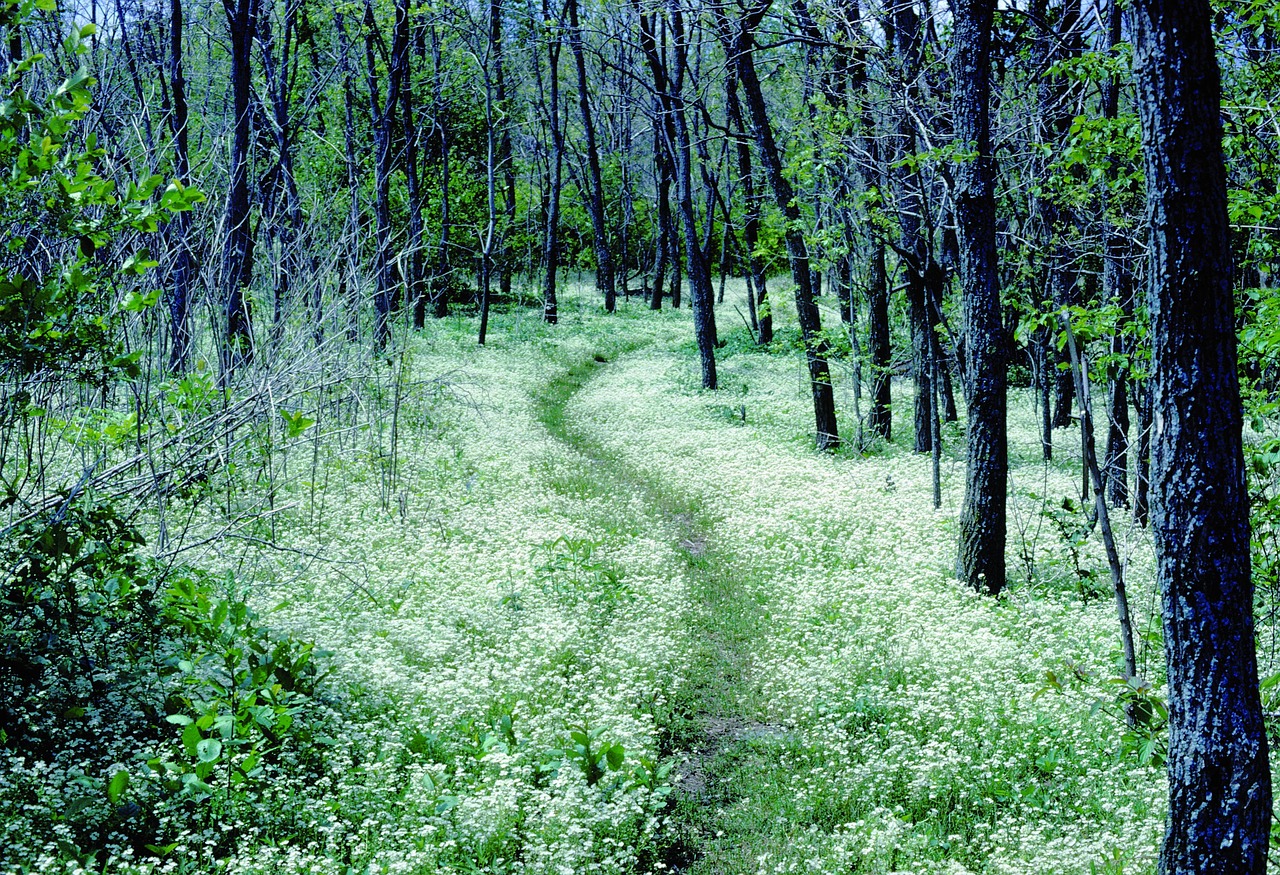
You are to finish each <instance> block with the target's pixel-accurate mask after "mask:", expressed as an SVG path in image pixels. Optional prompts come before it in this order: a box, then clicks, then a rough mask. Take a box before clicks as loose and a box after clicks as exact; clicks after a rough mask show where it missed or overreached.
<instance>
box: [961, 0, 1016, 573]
mask: <svg viewBox="0 0 1280 875" xmlns="http://www.w3.org/2000/svg"><path fill="white" fill-rule="evenodd" d="M995 6H996V0H956V3H955V4H954V5H953V7H952V11H953V13H954V15H955V25H954V27H955V29H954V35H955V60H954V65H953V69H954V71H955V119H956V140H957V142H958V143H959V144H961V145H962V147H963V149H964V150H965V151H966V152H969V153H975V154H976V158H975V159H973V160H969V161H965V162H963V163H961V164H960V167H959V169H958V172H957V174H956V177H957V179H956V193H955V204H956V205H955V211H956V225H957V227H958V228H959V236H960V285H961V295H962V305H963V311H964V338H965V356H964V357H965V366H966V369H967V373H966V379H965V380H964V385H965V390H966V399H965V400H966V401H967V402H968V405H967V406H968V415H969V427H968V438H969V440H968V452H967V463H966V478H965V491H964V503H963V505H962V506H961V508H960V549H959V553H958V555H957V558H956V576H957V577H959V578H960V580H962V581H964V582H965V583H967V584H968V585H969V586H972V587H974V588H975V589H979V590H982V591H985V592H988V593H991V594H993V595H994V594H997V593H999V592H1000V590H1002V589H1003V588H1004V583H1005V561H1004V548H1005V534H1006V532H1005V530H1006V525H1007V523H1006V519H1005V503H1006V496H1007V491H1008V477H1009V460H1008V435H1007V426H1006V422H1005V416H1006V406H1007V399H1006V379H1007V377H1006V369H1007V367H1008V363H1007V357H1006V352H1005V348H1006V346H1007V341H1006V338H1005V333H1004V320H1003V318H1002V314H1001V312H1000V284H999V274H998V259H997V256H996V221H995V218H996V217H995V212H996V204H995V158H994V157H993V155H992V149H991V27H992V21H993V18H994V15H995Z"/></svg>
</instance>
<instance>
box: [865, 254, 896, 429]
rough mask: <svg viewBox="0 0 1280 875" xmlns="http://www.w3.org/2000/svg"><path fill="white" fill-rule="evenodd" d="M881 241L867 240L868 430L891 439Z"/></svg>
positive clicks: (886, 282) (885, 281)
mask: <svg viewBox="0 0 1280 875" xmlns="http://www.w3.org/2000/svg"><path fill="white" fill-rule="evenodd" d="M884 250H885V245H884V241H882V240H880V239H878V238H877V239H874V240H872V243H871V276H870V279H869V282H868V284H867V333H868V340H869V345H870V346H871V416H870V425H871V430H872V431H873V432H875V433H876V434H878V435H880V437H882V438H884V439H885V440H886V441H891V440H893V408H892V397H891V392H892V385H891V381H892V378H893V374H892V373H890V367H891V366H892V360H891V355H892V351H891V349H890V347H889V278H888V273H887V272H886V270H885V264H884V260H885V259H884Z"/></svg>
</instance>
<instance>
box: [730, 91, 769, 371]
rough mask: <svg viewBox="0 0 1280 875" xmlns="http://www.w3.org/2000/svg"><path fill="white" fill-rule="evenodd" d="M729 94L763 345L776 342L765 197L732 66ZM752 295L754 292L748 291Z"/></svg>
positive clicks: (745, 243)
mask: <svg viewBox="0 0 1280 875" xmlns="http://www.w3.org/2000/svg"><path fill="white" fill-rule="evenodd" d="M725 97H726V101H727V109H728V116H729V126H730V127H732V128H733V130H734V132H735V133H736V134H740V136H737V137H735V138H734V140H735V153H736V157H737V161H738V181H739V183H740V184H741V185H742V192H743V203H744V206H745V207H746V210H745V215H744V216H743V223H742V244H743V247H744V248H745V249H746V250H747V253H746V256H747V270H748V271H749V273H750V282H749V283H748V287H749V289H753V290H754V299H753V300H752V301H751V305H752V306H751V309H752V311H753V312H754V313H755V314H756V326H757V327H756V342H757V343H759V344H761V345H762V346H763V345H765V344H769V343H772V342H773V313H772V312H771V311H770V308H769V286H768V282H767V279H766V277H765V275H764V262H763V261H762V260H761V259H760V256H759V255H757V254H756V247H757V246H758V245H759V243H760V214H761V210H762V208H763V203H764V198H763V196H762V195H761V193H760V190H759V189H758V188H757V187H756V181H755V174H754V173H753V171H752V167H751V145H750V143H749V142H748V140H747V135H746V133H745V132H746V125H745V124H744V123H743V119H742V103H741V101H739V100H738V79H737V77H736V76H734V75H733V71H732V69H731V70H730V71H729V73H728V77H727V81H726V83H725ZM748 294H752V292H751V291H748Z"/></svg>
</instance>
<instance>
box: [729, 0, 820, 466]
mask: <svg viewBox="0 0 1280 875" xmlns="http://www.w3.org/2000/svg"><path fill="white" fill-rule="evenodd" d="M771 5H772V3H771V0H760V2H758V3H756V4H755V5H754V6H752V7H751V8H750V9H748V10H744V11H742V12H741V14H740V15H739V16H738V17H736V18H731V17H730V16H729V15H728V14H727V13H728V10H727V8H725V7H717V8H716V10H715V11H716V14H717V16H718V18H719V21H718V29H719V36H720V41H721V43H722V44H723V45H724V50H725V53H726V54H728V55H729V58H730V60H731V62H732V63H733V64H734V67H735V72H736V73H737V76H738V82H739V83H740V85H741V87H742V96H743V100H744V102H745V103H746V105H747V117H748V118H749V119H750V124H751V130H752V133H753V134H754V135H755V141H756V150H757V151H758V152H759V155H760V163H761V164H762V165H764V172H765V177H766V178H767V179H768V181H769V187H770V189H772V190H773V198H774V201H775V202H776V203H777V205H778V209H780V210H781V211H782V214H783V216H784V217H785V218H786V220H787V226H786V231H785V232H784V238H785V240H786V244H787V255H788V257H789V259H790V262H791V277H792V279H793V280H794V282H795V287H796V288H795V300H796V316H797V319H798V320H799V322H800V334H801V337H802V338H803V340H804V346H805V357H806V359H807V361H808V365H809V386H810V389H811V391H812V394H813V416H814V422H815V425H816V437H815V442H816V444H817V448H818V449H819V450H834V449H835V448H836V447H837V446H839V445H840V430H839V427H838V426H837V423H836V404H835V392H834V390H833V388H832V385H831V368H830V365H829V364H828V363H827V357H828V354H829V353H830V348H829V344H828V343H827V341H826V339H825V338H823V336H822V321H821V317H820V315H819V313H818V304H817V302H816V301H815V300H814V292H813V275H812V273H811V272H810V269H809V249H808V246H807V245H806V244H805V240H804V234H803V233H801V231H800V227H799V224H800V208H799V206H798V205H797V203H796V194H795V189H794V188H793V187H792V185H791V182H790V180H788V179H787V177H786V175H785V174H784V172H783V160H782V151H781V149H780V148H779V147H778V142H777V140H776V139H775V137H774V134H773V125H772V123H771V122H770V121H769V112H768V107H767V105H766V103H765V99H764V90H763V89H762V87H761V85H760V77H759V75H758V74H757V72H756V64H755V50H756V41H755V30H756V28H757V27H758V26H759V25H760V22H761V21H762V20H763V19H764V16H765V14H766V13H768V11H769V7H770V6H771Z"/></svg>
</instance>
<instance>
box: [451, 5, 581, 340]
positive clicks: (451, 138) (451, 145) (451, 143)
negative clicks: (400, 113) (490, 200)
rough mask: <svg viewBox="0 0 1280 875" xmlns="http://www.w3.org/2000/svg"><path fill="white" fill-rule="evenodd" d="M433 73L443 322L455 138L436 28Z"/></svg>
mask: <svg viewBox="0 0 1280 875" xmlns="http://www.w3.org/2000/svg"><path fill="white" fill-rule="evenodd" d="M558 51H559V43H557V53H558ZM431 70H432V89H433V91H434V94H433V97H434V100H433V103H434V107H433V108H434V110H435V118H434V119H433V125H434V127H435V129H436V136H437V137H439V142H440V245H439V247H438V248H437V249H436V258H435V265H434V267H433V268H432V270H431V274H432V277H431V303H432V315H433V316H434V317H435V318H437V319H443V318H444V317H446V316H448V315H449V295H448V287H449V274H450V273H451V272H452V268H451V267H450V262H451V261H452V260H453V259H452V253H451V252H450V248H451V246H452V245H453V244H452V243H451V241H450V239H449V237H450V233H451V231H452V230H453V215H452V212H451V207H452V200H451V194H452V192H451V186H450V174H451V172H452V168H451V167H450V166H449V161H450V152H451V151H452V145H453V138H452V134H451V132H450V129H449V122H448V119H447V118H444V117H443V116H445V113H446V111H447V107H446V105H445V100H444V66H443V64H442V62H441V58H440V34H439V32H438V31H437V30H436V28H435V26H434V25H433V26H432V27H431Z"/></svg>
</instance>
